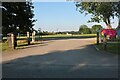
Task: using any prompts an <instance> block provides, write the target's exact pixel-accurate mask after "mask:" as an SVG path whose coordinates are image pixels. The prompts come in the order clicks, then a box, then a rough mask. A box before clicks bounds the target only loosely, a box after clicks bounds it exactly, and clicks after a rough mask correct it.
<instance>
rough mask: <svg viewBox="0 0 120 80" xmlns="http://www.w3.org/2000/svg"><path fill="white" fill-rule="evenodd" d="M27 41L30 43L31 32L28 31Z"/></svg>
mask: <svg viewBox="0 0 120 80" xmlns="http://www.w3.org/2000/svg"><path fill="white" fill-rule="evenodd" d="M27 42H28V45H30V33H29V32H27Z"/></svg>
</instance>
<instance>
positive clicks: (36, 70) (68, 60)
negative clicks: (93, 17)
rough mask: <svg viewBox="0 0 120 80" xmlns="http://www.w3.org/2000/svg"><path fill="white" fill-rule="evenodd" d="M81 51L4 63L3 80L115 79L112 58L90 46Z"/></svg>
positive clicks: (114, 63)
mask: <svg viewBox="0 0 120 80" xmlns="http://www.w3.org/2000/svg"><path fill="white" fill-rule="evenodd" d="M82 47H83V48H82V49H74V50H66V51H53V52H49V53H47V54H44V55H31V56H27V57H22V58H17V59H14V60H11V61H7V62H4V63H2V65H3V67H2V70H3V72H2V74H3V78H117V75H118V73H117V58H116V56H115V55H112V54H104V53H100V52H97V51H96V50H95V49H94V47H93V45H87V46H82Z"/></svg>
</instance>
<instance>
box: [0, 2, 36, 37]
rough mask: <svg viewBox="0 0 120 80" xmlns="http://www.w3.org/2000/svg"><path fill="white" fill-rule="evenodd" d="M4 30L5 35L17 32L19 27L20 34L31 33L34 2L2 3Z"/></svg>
mask: <svg viewBox="0 0 120 80" xmlns="http://www.w3.org/2000/svg"><path fill="white" fill-rule="evenodd" d="M2 6H3V8H2V30H3V34H4V35H6V34H7V33H11V32H16V33H17V31H18V30H17V27H19V32H20V33H26V32H27V31H29V32H31V31H32V30H33V26H34V24H33V23H34V22H35V21H36V20H34V19H32V18H33V17H34V14H33V10H32V9H33V8H34V7H33V4H32V2H3V3H2Z"/></svg>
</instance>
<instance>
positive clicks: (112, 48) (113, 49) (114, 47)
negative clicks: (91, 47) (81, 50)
mask: <svg viewBox="0 0 120 80" xmlns="http://www.w3.org/2000/svg"><path fill="white" fill-rule="evenodd" d="M95 46H96V47H97V48H98V49H99V50H101V51H107V52H110V53H114V54H118V43H107V49H106V50H104V45H103V43H100V44H99V45H97V44H95Z"/></svg>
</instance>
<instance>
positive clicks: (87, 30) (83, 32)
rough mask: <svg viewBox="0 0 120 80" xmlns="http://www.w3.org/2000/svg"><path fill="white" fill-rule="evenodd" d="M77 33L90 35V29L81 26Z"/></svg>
mask: <svg viewBox="0 0 120 80" xmlns="http://www.w3.org/2000/svg"><path fill="white" fill-rule="evenodd" d="M79 33H81V34H90V33H91V31H90V28H88V26H87V25H81V26H80V28H79Z"/></svg>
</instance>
